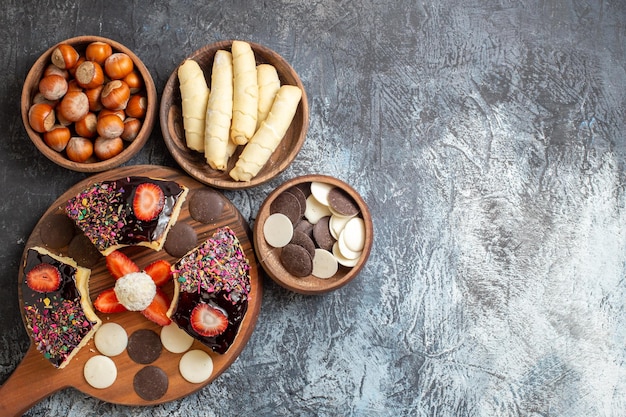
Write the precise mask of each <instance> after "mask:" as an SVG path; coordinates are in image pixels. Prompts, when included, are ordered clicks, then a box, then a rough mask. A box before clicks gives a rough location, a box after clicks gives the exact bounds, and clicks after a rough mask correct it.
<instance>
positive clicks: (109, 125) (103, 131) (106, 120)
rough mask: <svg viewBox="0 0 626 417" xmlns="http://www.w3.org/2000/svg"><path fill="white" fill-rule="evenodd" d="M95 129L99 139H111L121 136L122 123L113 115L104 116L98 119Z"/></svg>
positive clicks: (122, 130)
mask: <svg viewBox="0 0 626 417" xmlns="http://www.w3.org/2000/svg"><path fill="white" fill-rule="evenodd" d="M96 129H97V131H98V135H100V136H101V137H103V138H106V139H112V138H116V137H118V136H121V134H122V133H123V132H124V122H123V121H122V120H121V119H120V118H119V117H117V116H116V115H115V114H106V115H104V116H100V117H98V123H97V125H96ZM96 154H97V152H96Z"/></svg>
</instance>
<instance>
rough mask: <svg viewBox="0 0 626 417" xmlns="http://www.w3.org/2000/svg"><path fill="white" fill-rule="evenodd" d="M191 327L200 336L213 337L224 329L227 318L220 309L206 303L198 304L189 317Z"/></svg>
mask: <svg viewBox="0 0 626 417" xmlns="http://www.w3.org/2000/svg"><path fill="white" fill-rule="evenodd" d="M189 321H190V322H191V327H192V328H193V329H194V330H195V331H196V332H197V333H198V334H199V335H201V336H206V337H213V336H217V335H219V334H221V333H223V332H224V330H226V328H227V327H228V319H227V318H226V316H225V315H224V313H222V312H221V311H220V310H218V309H217V308H215V307H212V306H210V305H208V304H204V303H202V304H198V305H197V306H195V307H194V309H193V310H192V312H191V317H190V318H189Z"/></svg>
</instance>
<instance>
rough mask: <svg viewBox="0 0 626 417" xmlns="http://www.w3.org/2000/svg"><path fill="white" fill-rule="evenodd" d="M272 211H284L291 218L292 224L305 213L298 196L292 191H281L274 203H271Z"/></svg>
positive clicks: (272, 212)
mask: <svg viewBox="0 0 626 417" xmlns="http://www.w3.org/2000/svg"><path fill="white" fill-rule="evenodd" d="M270 213H271V214H274V213H282V214H284V215H285V216H287V217H288V218H289V220H290V221H291V224H296V223H298V221H300V218H301V217H302V215H303V214H304V210H303V209H302V206H300V202H299V201H298V198H297V197H296V196H295V195H294V194H292V193H290V192H287V191H285V192H282V193H280V194H279V195H278V196H277V197H276V199H274V201H272V204H270Z"/></svg>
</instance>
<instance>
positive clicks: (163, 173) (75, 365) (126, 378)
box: [0, 165, 262, 417]
mask: <svg viewBox="0 0 626 417" xmlns="http://www.w3.org/2000/svg"><path fill="white" fill-rule="evenodd" d="M127 176H147V177H151V178H158V179H163V180H168V181H175V182H177V183H178V184H180V185H182V186H185V187H187V188H188V189H189V195H188V198H187V200H186V201H185V202H184V203H183V205H182V208H181V211H180V215H179V217H178V220H177V222H185V223H188V224H190V225H191V226H192V227H193V228H194V230H195V231H196V233H197V235H198V240H197V243H198V244H200V243H202V242H203V241H205V240H206V239H208V238H210V237H211V235H212V234H213V233H214V232H215V230H217V229H218V228H220V227H223V226H229V227H230V228H231V229H232V230H233V231H234V232H235V234H236V235H237V237H238V239H239V240H240V243H241V245H242V248H243V250H244V253H245V254H246V256H247V258H248V260H249V262H250V286H251V291H250V298H249V303H248V311H247V313H246V316H245V317H244V319H243V321H242V323H241V327H240V329H239V333H238V335H237V337H236V339H235V341H234V342H233V344H232V345H231V347H230V349H229V350H228V351H227V352H226V353H225V354H223V355H220V354H215V353H213V352H212V351H211V349H209V348H208V347H206V346H204V345H202V344H201V343H200V342H198V341H195V342H194V344H193V346H192V347H191V349H201V350H203V351H205V352H207V353H209V354H210V356H211V358H212V360H213V366H214V370H213V373H212V374H211V377H210V378H209V379H208V380H207V381H206V382H204V383H200V384H194V383H189V382H187V381H186V380H185V379H184V378H183V377H182V375H181V374H180V372H179V371H178V362H179V361H180V358H181V357H182V354H173V353H171V352H168V351H167V350H166V349H165V348H163V349H162V351H161V355H160V356H159V358H158V359H157V360H156V361H154V362H152V363H151V365H154V366H157V367H159V368H161V369H162V370H163V371H165V372H166V374H167V375H168V377H169V387H168V389H167V391H166V393H165V395H164V396H163V397H161V398H159V399H158V400H155V401H146V400H144V399H143V398H141V397H140V396H139V395H137V393H136V392H135V390H134V388H133V378H134V376H135V374H136V373H137V372H138V371H140V370H141V369H142V368H143V367H144V366H145V365H142V364H139V363H136V362H134V361H133V360H132V359H131V358H130V356H129V355H128V352H127V351H124V352H123V353H122V354H120V355H118V356H115V357H113V358H112V359H113V361H114V363H115V365H116V368H117V372H118V376H117V379H116V381H115V382H114V383H113V385H112V386H111V387H109V388H106V389H96V388H93V387H92V386H90V385H89V384H88V383H87V381H86V380H85V378H84V377H83V367H84V364H85V362H86V361H87V360H88V359H89V358H91V357H93V356H94V355H96V354H97V353H98V352H97V350H96V348H95V346H94V343H93V340H92V341H90V342H89V344H88V345H86V346H85V347H83V348H82V349H81V350H80V351H79V352H78V354H77V355H76V357H75V358H74V359H72V361H71V362H70V363H69V364H68V365H67V366H66V367H65V368H63V369H56V368H54V367H53V366H52V365H51V364H50V363H49V362H48V361H47V360H46V359H45V358H44V357H43V355H41V354H40V353H39V352H37V350H36V348H34V346H31V348H30V349H29V350H28V352H27V354H26V356H25V358H24V360H23V361H22V363H20V365H19V366H18V367H17V369H16V370H15V372H14V373H13V374H12V376H11V378H9V380H8V381H7V382H6V383H5V384H4V385H2V386H1V387H0V414H1V415H3V416H7V417H8V416H11V415H21V414H22V413H23V412H24V411H26V410H27V409H29V408H31V407H32V405H33V404H35V403H36V402H38V401H40V400H41V399H43V398H44V397H46V396H48V395H50V394H52V393H54V392H56V391H58V390H60V389H63V388H68V387H73V388H76V389H78V390H79V391H81V392H83V393H85V394H88V395H91V396H93V397H95V398H99V399H101V400H104V401H107V402H110V403H117V404H125V405H149V404H159V403H162V402H167V401H172V400H174V399H178V398H180V397H183V396H185V395H188V394H190V393H192V392H194V391H197V390H199V389H201V388H202V387H203V386H205V385H206V384H208V383H210V382H211V381H212V380H214V379H215V378H217V377H218V376H219V375H220V374H221V373H223V372H224V371H225V370H226V369H227V368H228V366H230V364H232V363H233V362H234V361H235V359H236V358H237V356H238V355H239V354H240V353H241V351H242V349H243V347H244V346H245V344H246V343H247V341H248V340H249V338H250V336H251V334H252V331H253V330H254V326H255V323H256V319H257V315H258V313H259V310H260V306H261V297H262V287H261V282H260V280H259V274H258V265H257V262H256V258H255V256H254V250H253V248H252V243H251V231H250V228H249V227H248V224H247V222H246V221H245V220H244V219H243V218H242V217H241V215H240V213H239V212H238V211H237V209H236V208H235V207H234V206H233V205H232V204H231V203H230V202H228V200H227V199H226V198H224V207H223V210H222V213H221V215H220V216H219V217H218V218H216V220H215V222H213V223H210V224H204V223H200V222H197V221H195V220H194V219H193V218H191V216H190V214H189V210H188V201H189V196H192V195H193V193H194V192H195V191H196V190H200V189H202V188H204V187H205V185H203V184H200V183H198V182H197V181H195V180H193V179H191V178H189V177H188V176H186V175H184V174H182V172H181V171H179V170H175V169H172V168H167V167H158V166H150V165H138V166H131V167H122V168H117V169H115V170H112V171H108V172H106V173H100V174H98V175H95V176H92V177H90V178H88V179H85V180H83V181H81V182H79V183H77V184H76V185H74V186H73V187H71V188H70V189H69V190H67V191H66V192H65V193H64V194H62V195H61V196H59V198H58V199H57V200H56V201H55V202H54V203H53V204H52V206H51V207H50V208H49V209H48V210H47V211H46V213H44V215H43V216H42V220H41V221H40V223H38V225H37V226H35V228H34V229H33V232H32V234H31V236H30V237H29V239H28V240H27V241H26V244H25V249H24V255H23V256H24V258H23V259H25V256H26V252H27V251H28V249H29V248H31V247H34V246H44V247H45V244H44V243H43V242H42V238H41V227H40V224H41V222H43V221H45V219H46V218H47V216H50V215H54V214H57V213H62V212H63V207H64V205H65V203H66V202H67V201H68V200H69V199H71V198H72V197H74V196H75V195H77V194H78V193H80V192H81V191H82V190H83V189H85V188H87V187H89V186H91V185H92V184H94V183H96V182H100V181H106V180H115V179H118V178H124V177H127ZM120 250H121V251H122V252H124V253H125V254H126V255H127V256H128V257H129V258H130V259H131V260H132V261H133V262H135V263H136V264H137V266H139V268H141V269H143V268H145V267H146V266H147V265H149V264H150V263H152V262H154V261H155V260H157V259H164V260H166V261H168V262H170V263H171V264H174V263H175V262H176V261H177V260H178V259H177V258H174V257H172V256H170V255H169V254H168V253H167V252H165V251H164V250H163V251H158V252H157V251H154V250H152V249H149V248H145V247H130V248H122V249H120ZM52 251H53V253H57V254H60V255H62V256H68V254H67V248H60V249H58V250H52ZM22 266H23V265H22ZM90 269H91V276H90V279H89V292H90V294H89V295H90V297H91V299H92V300H95V298H96V297H97V296H98V294H100V292H102V291H103V290H105V289H107V288H112V287H113V286H114V283H115V279H114V278H113V277H112V276H111V275H110V273H109V272H108V270H107V268H106V263H105V259H104V257H102V258H101V259H100V260H99V261H98V262H97V263H96V264H95V265H94V266H93V267H91V268H90ZM22 276H23V273H22V268H21V267H20V273H19V278H18V282H21V280H22ZM162 289H163V290H164V291H165V293H166V294H168V295H169V296H170V298H171V297H172V294H173V293H174V287H173V283H172V282H169V283H168V284H166V285H165V286H164V287H162ZM21 307H23V305H21ZM98 315H99V316H100V318H101V319H102V321H103V323H108V322H114V323H118V324H120V325H122V327H124V329H125V330H126V333H127V334H128V336H129V337H130V335H131V334H132V333H133V332H135V331H136V330H139V329H150V330H153V331H154V332H156V333H157V334H159V333H160V326H158V325H156V324H154V323H152V322H150V321H149V320H147V319H146V318H145V317H143V316H142V315H141V314H140V313H137V312H131V311H127V312H124V313H115V314H101V313H98ZM25 386H33V389H28V390H25V389H24V387H25Z"/></svg>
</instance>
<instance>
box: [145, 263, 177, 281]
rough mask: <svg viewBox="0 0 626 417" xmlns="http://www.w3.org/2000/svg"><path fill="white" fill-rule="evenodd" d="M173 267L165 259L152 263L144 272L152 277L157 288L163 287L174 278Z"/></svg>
mask: <svg viewBox="0 0 626 417" xmlns="http://www.w3.org/2000/svg"><path fill="white" fill-rule="evenodd" d="M171 267H172V265H171V264H170V263H169V262H167V261H166V260H164V259H159V260H158V261H154V262H152V263H151V264H150V265H148V266H147V267H146V269H144V272H145V273H146V274H148V275H150V278H152V280H153V281H154V283H155V284H156V286H157V287H162V286H163V285H164V284H165V283H167V281H169V280H170V278H171V277H172V271H171V269H170V268H171Z"/></svg>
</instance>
